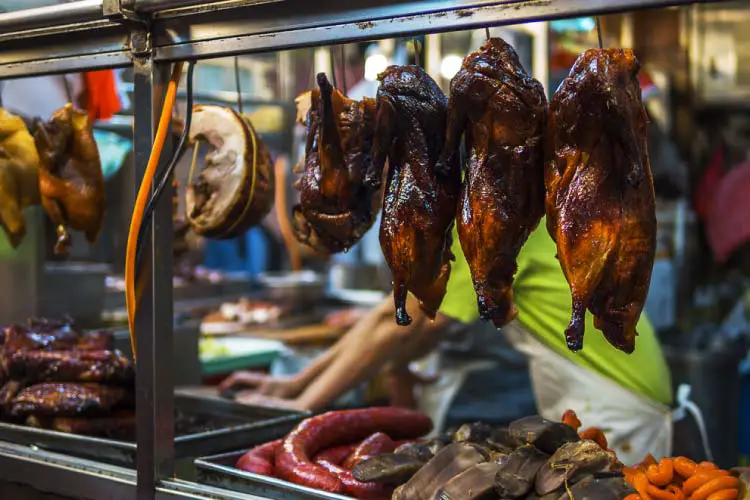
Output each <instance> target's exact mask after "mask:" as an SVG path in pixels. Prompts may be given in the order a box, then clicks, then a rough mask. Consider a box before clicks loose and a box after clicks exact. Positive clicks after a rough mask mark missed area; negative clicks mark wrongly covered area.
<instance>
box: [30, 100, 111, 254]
mask: <svg viewBox="0 0 750 500" xmlns="http://www.w3.org/2000/svg"><path fill="white" fill-rule="evenodd" d="M34 140H35V142H36V146H37V150H38V152H39V159H40V165H41V170H40V171H39V192H40V194H41V199H42V206H43V207H44V210H45V211H46V212H47V215H48V216H49V218H50V219H51V220H52V222H53V223H54V224H55V226H56V228H57V243H56V244H55V253H56V254H61V255H65V254H66V253H67V251H68V248H69V247H70V244H71V242H70V233H69V232H68V229H69V228H70V229H75V230H78V231H83V232H84V234H85V235H86V239H87V240H88V241H89V243H94V242H95V241H96V238H97V237H98V236H99V232H100V231H101V229H102V223H103V221H104V213H105V211H106V208H107V204H106V201H105V199H104V176H103V174H102V166H101V162H100V161H99V150H98V149H97V147H96V142H95V141H94V135H93V132H92V130H91V122H90V121H89V117H88V115H87V114H86V113H85V112H83V111H79V110H76V109H73V105H72V104H66V105H65V106H63V107H62V108H60V109H58V110H57V111H55V112H54V113H53V114H52V116H51V117H50V119H49V120H47V121H46V122H41V121H38V122H37V123H36V127H35V130H34Z"/></svg>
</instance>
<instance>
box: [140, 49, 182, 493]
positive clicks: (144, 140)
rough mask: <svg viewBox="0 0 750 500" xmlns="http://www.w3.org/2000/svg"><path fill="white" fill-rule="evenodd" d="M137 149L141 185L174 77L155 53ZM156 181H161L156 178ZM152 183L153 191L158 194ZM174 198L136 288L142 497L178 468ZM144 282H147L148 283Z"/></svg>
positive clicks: (147, 73)
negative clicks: (139, 292) (174, 370)
mask: <svg viewBox="0 0 750 500" xmlns="http://www.w3.org/2000/svg"><path fill="white" fill-rule="evenodd" d="M133 67H134V85H135V88H134V95H133V104H134V108H133V109H134V120H135V127H134V129H133V151H134V158H135V172H136V175H135V179H136V182H135V186H132V189H133V196H132V198H133V200H135V193H136V190H137V187H138V186H140V183H141V180H142V179H143V176H144V173H145V171H146V165H147V163H148V160H149V156H150V153H151V147H152V145H153V138H154V135H155V134H156V125H157V123H158V120H159V117H158V114H159V113H160V111H161V101H162V99H163V94H164V91H165V89H166V85H167V82H168V80H169V73H170V71H169V70H170V65H169V64H155V63H154V61H153V59H152V58H151V57H150V55H146V56H145V57H138V58H135V59H134V66H133ZM171 143H172V141H170V140H167V141H165V145H164V150H163V151H162V157H161V160H162V161H161V162H160V167H161V168H159V169H158V170H157V178H158V176H159V174H160V173H161V172H162V170H163V167H164V159H166V158H169V157H170V156H171ZM154 184H156V181H155V182H154ZM153 187H154V186H152V192H153ZM171 200H172V197H171V196H170V195H169V194H167V195H166V196H162V198H161V200H160V201H159V203H158V204H157V205H156V209H155V210H154V218H153V224H152V227H151V230H150V231H149V232H148V233H147V234H148V237H147V239H146V241H144V242H143V245H145V249H146V250H145V251H144V252H143V255H144V262H143V263H142V269H141V270H140V271H141V272H138V273H136V274H137V275H138V276H139V281H138V282H137V283H136V290H138V289H139V288H141V287H142V288H143V290H144V292H143V294H142V296H141V297H140V298H139V300H138V301H137V313H136V318H135V329H136V332H137V333H138V336H137V338H138V342H137V346H136V352H137V355H138V356H137V361H138V362H137V363H136V421H137V445H138V459H137V466H138V500H150V499H152V498H154V496H153V495H154V491H155V487H156V486H157V485H158V484H159V482H160V481H161V480H162V479H164V478H169V477H172V475H173V471H174V464H173V458H174V443H173V441H174V404H173V398H174V395H173V390H174V384H173V383H172V353H173V347H172V335H173V319H172V307H173V304H172V294H173V291H172V234H173V233H172V210H171V206H170V205H171ZM141 281H144V282H145V283H142V282H141Z"/></svg>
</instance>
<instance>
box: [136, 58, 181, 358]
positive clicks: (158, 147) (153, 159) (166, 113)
mask: <svg viewBox="0 0 750 500" xmlns="http://www.w3.org/2000/svg"><path fill="white" fill-rule="evenodd" d="M181 76H182V63H181V62H179V63H176V64H175V65H174V68H173V69H172V76H171V77H170V79H169V84H168V85H167V92H166V95H165V97H164V105H163V106H162V108H161V116H160V117H159V126H158V127H157V128H156V137H155V138H154V145H153V147H152V148H151V155H150V156H149V158H148V163H147V165H146V172H145V173H144V174H143V180H142V181H141V186H140V188H138V195H137V196H136V199H135V207H134V208H133V217H132V218H131V219H130V229H129V231H128V243H127V246H126V251H125V305H126V307H127V311H128V327H129V328H130V347H131V348H132V349H133V359H134V360H135V359H136V356H137V354H136V334H135V309H136V305H137V297H136V291H135V255H136V250H137V246H138V232H139V231H140V229H141V224H142V223H143V212H144V211H145V210H146V204H147V203H148V200H149V196H150V192H151V186H152V184H153V181H154V174H155V173H156V167H157V166H158V164H159V158H160V157H161V151H162V149H163V148H164V141H165V140H166V138H167V130H168V129H169V124H170V122H171V120H172V108H173V107H174V102H175V99H176V97H177V86H178V85H179V83H180V77H181Z"/></svg>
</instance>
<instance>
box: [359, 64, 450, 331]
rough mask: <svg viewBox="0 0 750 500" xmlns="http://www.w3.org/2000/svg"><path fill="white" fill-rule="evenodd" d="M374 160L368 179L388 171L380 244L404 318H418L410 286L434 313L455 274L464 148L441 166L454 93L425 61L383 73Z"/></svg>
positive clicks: (399, 317) (398, 317)
mask: <svg viewBox="0 0 750 500" xmlns="http://www.w3.org/2000/svg"><path fill="white" fill-rule="evenodd" d="M378 78H379V80H380V82H381V83H380V88H379V89H378V94H377V118H376V125H375V138H374V140H373V149H372V165H371V167H370V169H369V171H368V174H367V177H366V182H367V184H368V185H370V186H378V185H379V184H380V182H381V178H382V172H383V169H384V167H385V163H386V160H387V161H388V162H389V168H388V176H387V180H386V186H385V195H384V199H383V217H382V221H381V224H380V244H381V247H382V248H383V253H384V255H385V260H386V262H387V263H388V266H389V267H390V269H391V272H392V275H393V294H394V301H395V306H396V322H397V323H398V324H399V325H408V324H410V323H411V317H410V316H409V314H408V313H407V311H406V297H407V293H408V292H411V293H412V294H414V296H415V297H416V298H417V299H419V302H420V306H421V308H422V310H423V311H424V312H425V313H426V314H427V315H428V316H429V317H434V316H435V314H436V313H437V310H438V308H439V307H440V304H441V302H442V300H443V296H444V295H445V290H446V284H447V282H448V277H449V275H450V269H451V266H450V261H451V260H452V259H453V258H454V256H453V254H452V253H451V251H450V248H451V231H452V229H453V220H454V218H455V215H456V204H457V202H458V195H459V191H460V189H461V173H460V167H459V162H458V154H448V155H447V157H446V161H445V162H444V163H443V164H442V168H441V169H440V172H438V171H437V170H436V168H435V165H436V163H437V161H438V157H439V156H440V153H441V150H442V149H443V143H444V140H445V125H446V115H447V111H448V99H447V98H446V96H445V94H443V92H442V91H441V90H440V87H438V85H437V83H435V81H434V80H433V79H432V78H430V76H429V75H428V74H427V73H426V72H425V71H424V70H423V69H422V68H420V67H419V66H391V67H389V68H387V69H386V70H385V71H384V72H383V73H381V74H380V75H379V76H378Z"/></svg>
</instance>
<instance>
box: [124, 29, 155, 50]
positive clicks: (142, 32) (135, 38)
mask: <svg viewBox="0 0 750 500" xmlns="http://www.w3.org/2000/svg"><path fill="white" fill-rule="evenodd" d="M129 45H130V52H131V53H132V54H133V57H142V56H146V55H148V54H150V53H151V31H149V30H148V29H143V28H138V29H134V30H133V31H131V32H130V40H129Z"/></svg>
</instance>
